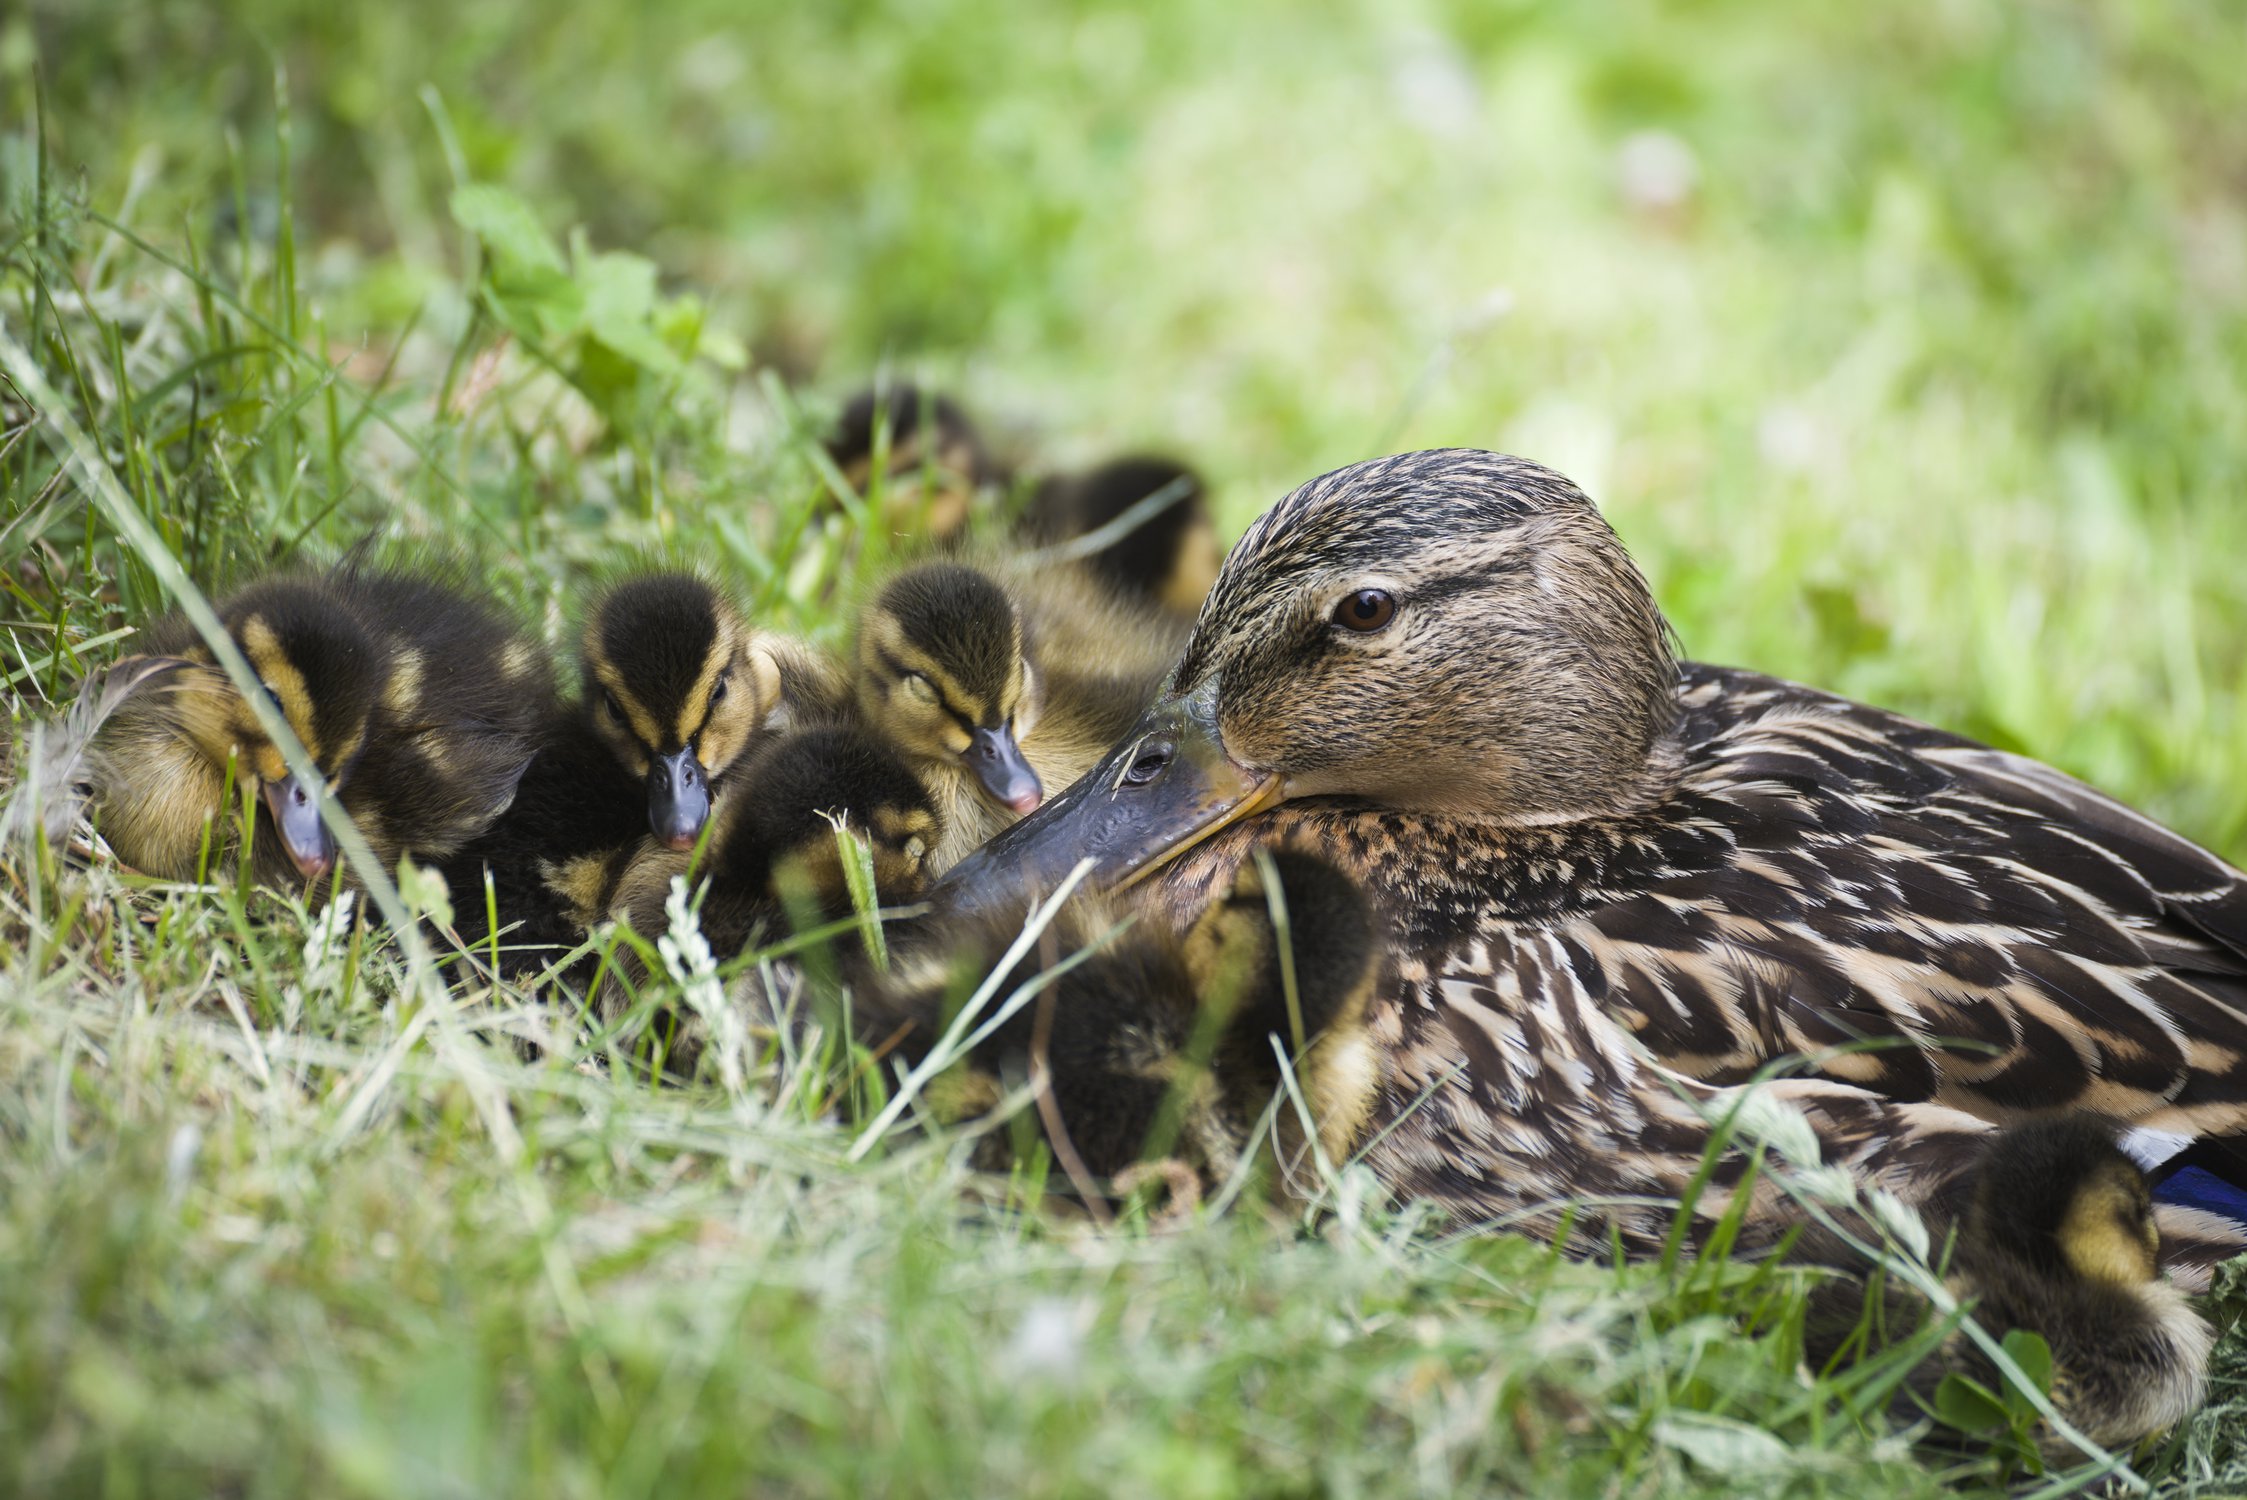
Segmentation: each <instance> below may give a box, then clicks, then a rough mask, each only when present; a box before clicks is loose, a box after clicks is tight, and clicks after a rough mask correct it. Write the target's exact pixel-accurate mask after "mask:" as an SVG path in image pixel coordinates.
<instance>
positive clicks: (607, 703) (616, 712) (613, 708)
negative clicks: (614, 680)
mask: <svg viewBox="0 0 2247 1500" xmlns="http://www.w3.org/2000/svg"><path fill="white" fill-rule="evenodd" d="M601 707H603V708H605V709H607V710H608V715H609V717H610V718H612V719H615V720H617V721H619V722H622V721H623V718H624V705H623V704H621V703H619V702H617V701H616V694H614V693H612V692H609V691H607V690H606V689H603V690H602V693H601Z"/></svg>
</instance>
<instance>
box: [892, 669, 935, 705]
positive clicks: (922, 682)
mask: <svg viewBox="0 0 2247 1500" xmlns="http://www.w3.org/2000/svg"><path fill="white" fill-rule="evenodd" d="M898 684H899V686H901V687H903V688H904V689H905V692H906V694H907V695H908V696H909V697H913V698H918V699H919V700H920V701H921V702H923V703H934V702H936V701H937V697H936V684H935V683H933V682H931V681H929V680H928V679H927V678H926V677H923V676H922V675H921V674H920V673H918V672H907V673H906V674H905V675H904V676H903V677H901V678H899V679H898Z"/></svg>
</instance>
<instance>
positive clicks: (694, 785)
mask: <svg viewBox="0 0 2247 1500" xmlns="http://www.w3.org/2000/svg"><path fill="white" fill-rule="evenodd" d="M709 818H710V778H709V777H708V776H707V775H706V774H705V773H704V772H703V769H702V762H701V761H699V760H696V759H695V757H694V751H693V750H692V749H691V748H690V749H684V750H680V751H678V752H676V753H675V754H671V755H658V756H656V757H655V758H654V759H653V760H652V761H651V762H650V763H649V765H648V831H649V832H650V833H652V834H654V835H655V836H656V838H657V839H658V840H660V841H661V842H662V843H663V845H664V847H665V848H669V849H692V848H693V847H694V841H695V840H696V839H697V838H699V837H700V836H701V834H702V825H703V824H704V823H706V822H708V821H709Z"/></svg>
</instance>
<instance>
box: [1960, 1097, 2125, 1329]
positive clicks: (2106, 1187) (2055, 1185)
mask: <svg viewBox="0 0 2247 1500" xmlns="http://www.w3.org/2000/svg"><path fill="white" fill-rule="evenodd" d="M1966 1242H1967V1244H1968V1245H1969V1247H1971V1248H1972V1249H1975V1250H1977V1251H1979V1252H1981V1253H1985V1254H1987V1253H1993V1252H1994V1253H1997V1254H2001V1255H2004V1256H2006V1257H2007V1258H2009V1259H2011V1260H2012V1261H2014V1262H2016V1263H2017V1264H2020V1265H2022V1266H2025V1267H2027V1268H2028V1269H2030V1270H2032V1271H2034V1272H2037V1273H2039V1274H2041V1275H2044V1276H2055V1275H2065V1274H2068V1273H2073V1274H2074V1275H2076V1276H2080V1277H2082V1278H2084V1279H2085V1280H2087V1281H2093V1282H2100V1283H2105V1284H2109V1285H2114V1286H2120V1287H2135V1286H2142V1285H2144V1284H2146V1283H2148V1282H2151V1281H2152V1280H2154V1278H2155V1276H2156V1274H2157V1271H2156V1256H2157V1255H2158V1253H2159V1251H2160V1249H2161V1233H2160V1230H2159V1229H2158V1228H2156V1227H2155V1224H2154V1217H2153V1195H2152V1193H2151V1192H2150V1191H2148V1189H2147V1187H2146V1179H2145V1174H2144V1173H2143V1172H2141V1171H2139V1170H2138V1166H2137V1164H2136V1163H2135V1162H2133V1161H2131V1160H2130V1158H2129V1157H2128V1156H2126V1155H2124V1154H2123V1152H2122V1149H2121V1147H2119V1146H2117V1145H2116V1144H2115V1139H2114V1132H2113V1130H2112V1128H2111V1127H2109V1126H2108V1125H2106V1124H2105V1123H2103V1122H2101V1121H2099V1120H2095V1119H2091V1118H2089V1117H2087V1116H2082V1115H2065V1116H2058V1117H2055V1118H2052V1119H2048V1120H2031V1121H2026V1122H2024V1123H2021V1124H2018V1125H2014V1126H2011V1127H2009V1128H2007V1129H2005V1130H2003V1131H2000V1132H1998V1134H1997V1135H1995V1136H1994V1137H1992V1138H1991V1141H1990V1144H1989V1148H1988V1151H1987V1153H1986V1154H1985V1155H1984V1157H1983V1159H1982V1162H1981V1165H1980V1167H1979V1170H1978V1173H1977V1176H1976V1180H1975V1184H1974V1198H1973V1202H1972V1204H1971V1206H1970V1208H1969V1210H1968V1215H1967V1220H1966Z"/></svg>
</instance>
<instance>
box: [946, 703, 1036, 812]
mask: <svg viewBox="0 0 2247 1500" xmlns="http://www.w3.org/2000/svg"><path fill="white" fill-rule="evenodd" d="M961 758H962V759H963V760H965V761H966V762H967V768H968V769H969V770H970V771H973V772H974V773H975V779H976V781H977V782H978V783H979V784H980V785H981V786H982V788H983V790H984V791H985V792H987V793H988V794H989V795H990V798H991V800H992V801H994V802H996V803H998V804H999V805H1000V806H1001V807H1004V808H1007V809H1009V810H1010V811H1013V812H1018V813H1026V812H1029V811H1030V810H1031V809H1033V808H1035V807H1036V806H1037V805H1038V804H1039V803H1040V802H1043V801H1044V800H1045V787H1044V785H1043V784H1042V783H1040V782H1039V780H1038V773H1037V772H1035V771H1033V770H1031V769H1030V763H1029V762H1028V761H1026V760H1024V759H1023V758H1022V747H1021V746H1020V745H1018V744H1016V743H1015V739H1014V731H1013V730H1012V729H1009V728H1007V727H1006V726H1005V725H1004V724H1002V725H1000V726H998V727H997V728H995V729H977V730H972V731H970V732H969V734H968V737H967V752H966V754H965V755H963V756H962V757H961Z"/></svg>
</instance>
